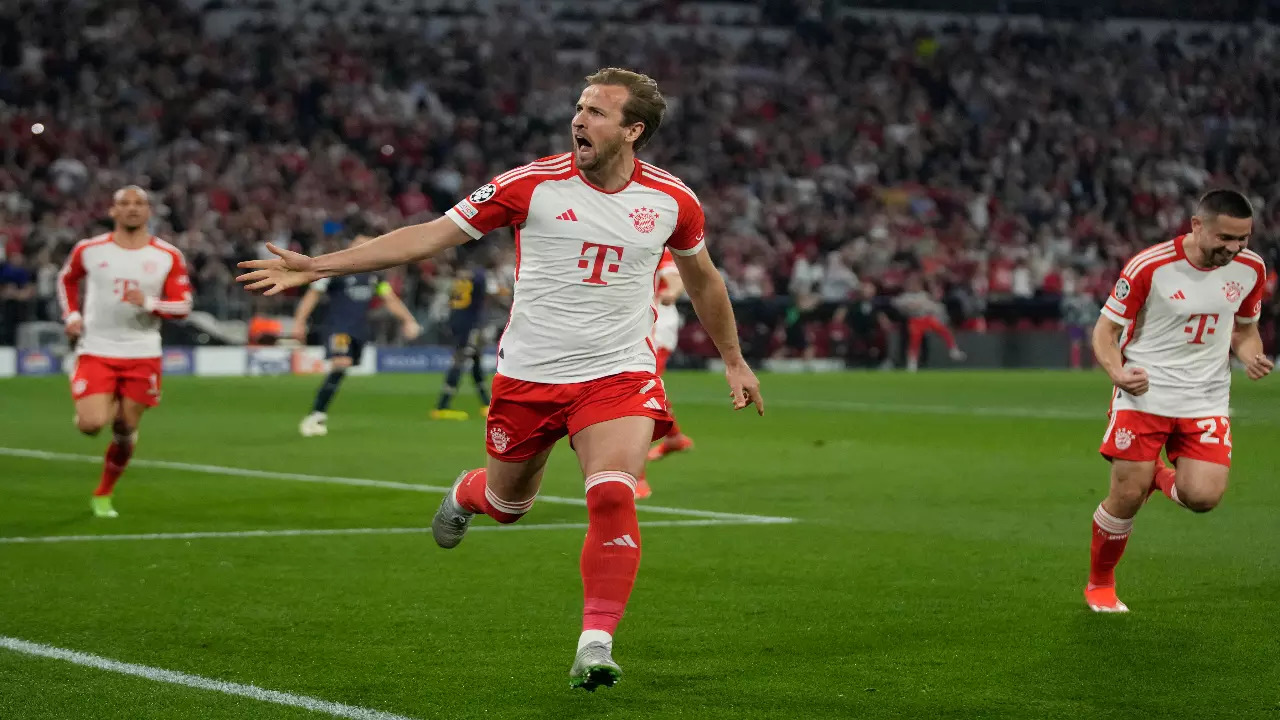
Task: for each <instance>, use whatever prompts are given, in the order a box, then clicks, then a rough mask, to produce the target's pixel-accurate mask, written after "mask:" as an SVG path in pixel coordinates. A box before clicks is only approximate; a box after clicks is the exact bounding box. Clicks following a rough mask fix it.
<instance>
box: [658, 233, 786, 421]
mask: <svg viewBox="0 0 1280 720" xmlns="http://www.w3.org/2000/svg"><path fill="white" fill-rule="evenodd" d="M675 261H676V266H677V267H678V268H679V269H680V277H681V279H683V280H684V286H685V290H686V291H687V292H688V293H689V299H690V300H692V301H693V311H694V312H695V313H697V315H698V320H699V321H701V322H702V327H703V328H704V329H705V330H706V331H707V334H708V335H710V336H711V341H712V342H714V343H715V345H716V350H718V351H719V352H720V357H721V358H722V359H723V360H724V364H725V376H726V377H727V378H728V380H729V387H730V390H731V392H732V394H733V407H734V409H736V410H741V409H742V408H744V407H746V406H747V405H751V404H754V405H755V406H756V412H757V413H759V414H761V415H763V414H764V398H763V397H761V395H760V381H759V380H757V379H756V376H755V373H753V372H751V368H750V367H749V366H748V365H747V361H746V360H745V359H744V358H743V357H742V347H741V346H740V345H739V344H738V324H737V322H736V321H735V320H734V317H733V305H732V304H731V303H730V302H729V291H728V289H726V288H725V286H724V278H722V277H720V272H719V271H718V270H716V266H715V264H714V263H712V262H711V255H710V253H708V252H707V250H706V248H703V249H702V250H699V251H698V252H697V253H696V254H694V255H687V256H686V255H680V254H678V253H677V254H676V255H675Z"/></svg>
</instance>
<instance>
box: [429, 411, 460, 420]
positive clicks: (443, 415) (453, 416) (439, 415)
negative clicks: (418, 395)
mask: <svg viewBox="0 0 1280 720" xmlns="http://www.w3.org/2000/svg"><path fill="white" fill-rule="evenodd" d="M431 419H432V420H466V419H467V412H466V411H465V410H451V409H444V410H432V411H431Z"/></svg>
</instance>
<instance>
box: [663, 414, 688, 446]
mask: <svg viewBox="0 0 1280 720" xmlns="http://www.w3.org/2000/svg"><path fill="white" fill-rule="evenodd" d="M681 435H684V433H682V432H680V423H678V422H676V418H675V416H674V415H672V416H671V429H670V430H668V431H667V439H668V440H678V439H679V438H680V436H681Z"/></svg>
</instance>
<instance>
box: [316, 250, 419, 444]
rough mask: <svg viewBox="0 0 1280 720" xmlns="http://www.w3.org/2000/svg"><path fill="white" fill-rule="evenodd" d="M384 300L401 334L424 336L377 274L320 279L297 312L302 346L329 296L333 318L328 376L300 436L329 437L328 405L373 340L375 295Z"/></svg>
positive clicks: (328, 325) (327, 349) (329, 322)
mask: <svg viewBox="0 0 1280 720" xmlns="http://www.w3.org/2000/svg"><path fill="white" fill-rule="evenodd" d="M372 239H373V237H372V236H371V235H366V234H363V233H360V234H357V235H356V236H355V239H354V240H352V241H351V247H356V246H357V245H361V244H363V243H366V242H368V241H370V240H372ZM375 296H376V297H380V298H382V299H383V301H384V302H386V304H387V310H389V311H391V314H392V315H395V316H396V318H397V319H399V320H400V323H401V334H402V335H403V336H404V338H405V339H406V340H412V339H414V338H416V337H418V335H419V334H420V333H421V332H422V328H421V327H420V326H419V325H418V321H417V320H415V319H414V317H413V313H411V312H409V308H407V307H405V306H404V303H403V302H401V301H400V298H399V297H398V296H396V293H395V290H392V289H391V285H390V284H389V283H386V282H384V281H382V280H379V279H378V277H377V276H376V275H373V274H372V273H361V274H359V275H349V276H347V277H339V278H334V279H332V280H331V279H329V278H321V279H319V280H316V281H315V282H314V283H312V284H311V287H310V288H308V289H307V292H306V294H305V295H303V296H302V301H301V302H299V303H298V308H297V310H296V311H295V312H294V314H293V338H294V339H295V340H297V341H298V342H300V343H305V342H306V341H307V320H308V319H309V318H310V317H311V313H312V312H313V311H314V310H315V309H316V305H318V304H319V303H320V299H321V298H324V297H327V298H329V315H328V318H327V319H326V321H325V335H326V339H325V343H324V344H325V357H326V358H327V359H328V361H329V374H328V375H327V376H326V377H325V379H324V382H323V383H322V384H321V385H320V389H319V390H317V391H316V399H315V402H314V403H313V404H312V406H311V414H310V415H307V416H306V417H305V418H303V419H302V423H301V424H300V425H299V426H298V432H299V433H301V434H302V436H303V437H319V436H321V435H328V434H329V425H328V422H329V403H331V402H333V396H334V394H335V393H337V392H338V386H339V385H341V384H342V379H343V378H344V377H346V375H347V369H348V368H350V367H351V366H352V365H359V364H360V358H361V357H362V356H363V354H364V345H365V343H366V342H368V341H369V306H370V304H372V303H373V299H374V297H375Z"/></svg>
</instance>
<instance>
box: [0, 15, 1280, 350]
mask: <svg viewBox="0 0 1280 720" xmlns="http://www.w3.org/2000/svg"><path fill="white" fill-rule="evenodd" d="M226 5H227V6H231V7H240V6H245V7H247V6H248V5H252V7H253V8H254V10H253V12H248V13H244V14H243V17H249V18H253V19H252V20H250V21H249V22H248V23H247V24H245V25H243V26H242V27H239V28H238V29H237V30H236V31H235V32H232V33H230V34H225V35H222V34H216V33H214V32H213V30H214V29H215V28H217V27H219V26H220V25H219V22H218V21H219V20H226V18H228V17H233V16H236V17H238V16H237V15H235V12H237V11H235V10H219V9H217V7H218V6H214V5H211V6H209V7H207V8H206V9H205V10H203V11H197V10H193V9H192V8H193V4H191V3H188V2H183V1H181V0H109V1H108V0H84V1H79V0H16V1H14V2H8V3H3V4H0V28H4V31H3V32H4V34H3V38H4V39H5V42H4V43H0V44H2V45H4V46H5V47H6V48H9V47H10V46H12V48H14V50H11V51H8V52H6V53H0V54H3V56H4V58H6V59H4V60H3V61H0V157H3V158H4V161H3V162H0V245H3V246H4V247H5V248H6V249H7V250H8V251H9V252H10V253H11V254H12V253H19V252H21V253H22V254H24V255H25V256H26V257H27V258H29V259H32V260H33V264H34V265H35V266H36V267H35V270H36V271H37V273H38V271H39V269H40V268H41V267H43V266H44V264H45V263H46V262H48V261H46V260H45V259H44V258H46V257H48V258H52V259H53V261H56V260H57V259H60V258H61V257H63V256H65V253H66V252H67V250H68V248H69V246H70V245H71V244H72V243H73V242H74V241H75V240H77V239H79V238H82V237H86V236H90V235H93V234H96V233H98V232H101V231H102V228H103V225H102V221H103V216H104V214H105V209H106V205H107V202H108V200H109V197H110V193H111V192H112V191H113V190H114V189H115V188H117V187H119V186H120V185H123V184H125V183H128V182H136V183H139V184H142V185H144V186H146V187H147V188H149V189H150V190H151V191H152V193H153V197H154V201H153V205H154V207H155V209H156V212H155V221H154V227H153V231H154V232H155V233H157V234H159V235H162V236H164V237H166V238H167V239H169V240H171V241H172V242H174V243H175V244H176V245H178V246H179V247H180V248H181V249H182V250H183V251H184V252H186V253H187V257H188V259H189V260H190V262H191V264H192V279H193V282H194V283H195V285H196V288H195V290H196V302H197V309H198V310H202V311H206V312H210V313H213V314H215V315H217V316H219V317H224V318H248V317H250V316H251V315H253V314H255V313H273V312H279V311H280V310H281V308H282V307H283V306H284V305H286V304H289V303H292V302H293V301H294V300H293V297H289V296H287V295H286V296H284V297H277V298H265V299H264V298H259V297H251V296H248V295H246V294H245V293H242V292H239V291H237V289H236V288H234V287H233V283H232V277H233V276H234V274H235V271H234V265H235V263H236V261H238V260H240V259H243V258H247V257H253V256H256V255H259V254H260V253H261V252H262V248H263V246H264V245H265V243H266V242H267V241H274V242H277V243H285V244H288V245H289V246H290V247H293V248H295V249H299V250H304V251H309V252H319V251H323V250H325V249H327V248H329V247H331V245H332V238H333V237H334V236H335V235H336V234H337V233H338V232H340V231H341V230H342V229H343V228H344V227H347V226H348V225H350V224H352V223H355V222H370V223H374V224H376V225H378V226H379V227H384V228H386V227H394V226H396V225H400V224H403V223H408V222H421V221H424V220H428V219H431V218H432V217H435V216H436V215H437V213H438V211H439V210H440V209H443V208H446V207H449V206H450V205H452V204H453V203H454V202H455V201H456V199H457V198H458V197H459V196H460V195H462V194H464V193H465V192H467V191H468V190H469V189H470V188H471V187H474V186H478V185H480V184H483V183H484V182H486V181H487V180H488V179H489V178H490V177H492V176H493V175H494V174H495V173H497V172H501V171H504V170H506V169H509V168H511V167H514V166H517V165H520V164H522V163H525V162H528V161H530V160H533V159H535V158H537V157H539V156H542V155H548V154H552V153H555V152H557V151H562V150H564V149H566V147H567V143H566V142H565V139H566V137H567V133H566V129H567V123H568V118H569V115H570V112H571V109H572V104H573V101H574V98H575V97H576V96H577V93H578V90H579V84H580V82H581V78H582V76H583V75H584V74H585V73H586V72H589V71H590V70H593V69H595V68H596V67H599V66H604V65H610V64H618V65H627V66H634V67H637V68H640V69H643V70H644V71H646V72H649V73H651V74H652V75H654V76H655V77H656V78H657V79H658V80H659V82H660V83H662V86H663V88H664V91H665V92H666V94H667V95H668V97H669V98H670V100H671V110H670V113H669V115H668V117H667V119H666V121H665V123H664V127H663V130H662V132H661V133H660V134H659V135H658V137H657V139H656V140H655V142H654V144H653V145H652V146H651V147H650V148H646V158H645V159H647V160H650V161H652V162H654V163H656V164H658V165H660V166H663V167H666V168H667V169H669V170H671V171H672V172H674V173H676V174H678V175H680V176H681V177H682V178H685V179H686V180H687V181H688V182H689V183H690V184H691V185H692V186H693V188H694V190H695V191H697V192H698V194H699V197H700V199H701V201H702V204H703V208H704V211H705V213H706V217H707V238H708V242H709V244H710V246H711V249H712V251H713V252H714V253H715V256H716V258H717V259H718V260H719V261H720V262H721V263H722V265H723V272H724V275H725V279H726V283H727V284H728V285H729V287H730V290H731V292H732V293H733V297H734V299H735V300H736V301H738V302H740V303H747V304H748V305H749V307H748V308H744V312H743V315H744V316H745V320H746V324H747V325H751V326H754V325H755V324H757V323H759V324H762V325H766V326H768V327H767V328H766V330H767V331H766V332H764V333H760V335H761V336H763V337H772V335H773V332H772V331H776V330H779V329H782V330H785V331H786V337H787V344H788V345H789V346H791V347H792V349H794V350H798V351H799V352H801V353H805V352H810V353H811V352H813V348H812V343H811V342H810V340H811V339H812V338H811V333H810V332H809V330H812V328H811V325H812V324H813V323H815V322H819V321H821V320H824V319H825V318H826V317H828V316H830V313H831V311H832V310H833V309H834V308H835V307H836V306H838V305H839V304H840V303H841V302H842V301H843V299H844V298H847V297H848V295H849V292H850V291H851V290H852V289H853V288H855V287H859V286H860V284H861V283H863V282H865V281H871V282H873V283H875V284H876V285H877V286H878V287H879V288H880V290H881V292H882V294H884V295H889V296H892V295H894V294H896V293H898V292H900V291H901V289H902V287H903V284H904V283H905V282H906V280H907V278H908V277H909V276H911V275H912V274H915V273H922V274H923V275H924V276H925V277H927V278H928V279H929V281H930V282H931V283H936V284H938V285H939V286H940V287H945V288H947V292H946V295H945V297H946V300H947V304H948V308H949V309H950V310H951V314H952V316H953V317H956V318H957V319H967V318H968V315H969V314H970V313H976V314H977V317H976V318H974V320H975V321H986V320H990V321H991V322H992V323H997V324H999V325H1004V326H1013V327H1016V326H1019V325H1020V324H1022V323H1023V322H1024V321H1025V322H1026V323H1030V324H1032V325H1036V326H1045V327H1053V326H1055V325H1056V323H1058V322H1060V319H1061V315H1060V302H1059V298H1061V297H1062V296H1064V295H1066V294H1069V293H1068V292H1067V291H1066V290H1065V289H1064V288H1063V278H1064V275H1065V273H1066V269H1067V268H1068V267H1078V268H1079V269H1080V271H1081V276H1082V277H1085V278H1089V283H1091V284H1102V285H1104V286H1105V285H1109V283H1110V282H1111V281H1112V280H1113V279H1114V277H1115V274H1116V273H1117V272H1118V270H1119V266H1120V263H1122V262H1123V261H1124V259H1125V258H1127V257H1129V256H1131V255H1132V254H1134V253H1135V252H1136V251H1138V250H1140V249H1141V248H1142V247H1144V246H1146V245H1149V244H1152V243H1155V242H1158V241H1162V240H1165V239H1167V238H1169V237H1172V236H1174V235H1176V234H1178V233H1181V232H1185V231H1186V230H1187V229H1188V226H1189V222H1188V215H1187V213H1188V209H1189V208H1190V207H1192V205H1193V203H1194V200H1195V198H1196V197H1197V196H1198V195H1199V194H1200V193H1201V192H1203V191H1204V190H1205V189H1206V188H1208V187H1210V186H1235V187H1239V188H1242V189H1244V190H1245V191H1246V192H1248V193H1249V194H1250V195H1251V196H1253V197H1254V198H1255V200H1256V204H1257V207H1258V209H1259V218H1258V223H1257V230H1256V234H1255V238H1254V241H1253V243H1252V245H1253V246H1254V247H1255V249H1257V250H1258V251H1259V252H1260V253H1262V255H1263V256H1264V257H1265V258H1266V259H1267V260H1268V262H1269V263H1271V264H1272V265H1273V266H1274V265H1275V263H1276V261H1277V260H1278V259H1280V258H1277V256H1276V245H1275V242H1274V237H1273V235H1272V231H1271V228H1273V227H1275V226H1276V224H1277V222H1280V142H1276V141H1275V140H1276V137H1277V133H1280V112H1277V109H1278V108H1280V105H1278V103H1280V92H1277V91H1276V88H1278V87H1280V42H1276V36H1275V32H1274V29H1272V28H1269V27H1266V26H1247V27H1246V26H1242V27H1240V28H1239V30H1238V32H1236V34H1235V37H1233V38H1228V39H1222V40H1213V39H1209V40H1207V41H1196V42H1192V41H1191V40H1192V39H1191V38H1190V37H1189V36H1187V35H1186V34H1185V33H1184V35H1183V36H1178V35H1176V34H1173V33H1172V31H1171V32H1170V33H1169V34H1166V35H1162V36H1159V37H1151V36H1146V37H1144V36H1141V35H1136V34H1135V35H1132V36H1128V37H1114V36H1111V35H1108V34H1107V33H1106V32H1102V31H1100V30H1099V29H1098V27H1097V26H1094V25H1080V26H1070V25H1066V24H1061V25H1058V24H1055V25H1049V26H1045V28H1044V29H1034V30H1033V29H1026V28H1018V29H1015V28H1012V27H1005V28H999V29H997V30H995V31H992V32H984V31H980V30H979V29H977V28H976V27H974V26H968V25H960V24H957V25H953V26H950V27H948V28H945V29H943V30H938V31H934V30H929V29H927V28H923V27H914V26H911V27H908V26H903V25H895V24H892V23H888V22H876V23H864V22H860V21H858V20H855V19H852V18H844V19H840V18H837V17H835V15H834V14H833V13H834V10H833V8H834V4H832V3H792V2H763V3H760V4H758V5H757V9H759V11H760V15H761V16H762V17H763V18H764V23H765V25H764V26H761V27H753V26H752V23H754V22H755V21H754V20H751V19H744V18H752V17H755V16H756V15H755V14H753V13H752V12H751V10H752V8H751V7H749V6H746V5H744V6H742V7H740V8H739V11H733V12H730V11H728V10H724V11H723V12H720V13H719V15H721V16H723V17H721V18H720V19H714V20H712V19H708V16H707V15H706V14H705V13H706V12H709V11H705V10H700V9H699V7H695V6H697V5H698V4H681V3H663V4H661V5H660V6H652V7H647V8H646V9H644V10H639V9H627V8H621V7H619V6H617V5H615V4H613V3H605V4H600V5H595V4H590V3H583V4H574V3H550V4H544V3H506V4H503V5H502V6H501V9H500V10H497V11H495V12H501V13H502V14H503V16H502V20H501V22H482V21H477V22H475V23H474V24H471V25H466V26H465V27H464V26H453V25H447V24H446V23H444V22H443V21H444V20H456V19H457V18H459V17H462V16H465V15H471V16H479V15H480V14H481V13H483V12H485V11H484V10H482V9H480V8H479V7H476V8H472V7H469V6H468V7H466V8H465V9H458V10H456V11H451V12H449V13H447V15H448V17H447V18H446V17H444V16H443V15H444V14H442V15H441V17H439V18H426V17H423V15H424V14H425V13H422V14H415V12H416V11H415V9H414V8H409V7H406V4H404V3H387V4H386V8H389V9H387V10H386V14H379V12H378V9H377V7H378V6H376V5H368V6H365V5H360V6H358V7H357V6H352V8H351V9H350V10H348V9H346V8H344V7H342V5H341V4H338V6H335V9H334V10H333V12H332V13H330V14H324V13H313V14H307V13H293V12H284V11H279V12H275V13H273V12H272V11H271V9H272V8H273V7H275V3H274V2H273V0H257V1H255V2H253V3H248V4H245V3H238V2H232V3H227V4H226ZM288 5H289V6H290V7H292V6H294V5H297V3H288ZM303 5H304V6H306V7H310V5H307V4H303ZM1179 5H1180V6H1181V5H1183V4H1179ZM1185 5H1186V7H1187V8H1190V9H1193V10H1194V9H1196V8H1197V7H1199V6H1196V5H1194V4H1185ZM743 7H744V8H745V9H746V10H747V12H745V13H744V12H741V11H740V10H741V9H742V8H743ZM1205 7H1207V6H1205ZM1201 10H1203V8H1201ZM1197 12H1200V10H1197ZM633 16H635V17H633ZM636 18H640V19H636ZM428 20H431V22H428ZM437 20H439V22H437ZM571 20H579V21H586V22H587V23H588V26H589V27H590V28H591V29H590V30H583V29H582V27H583V26H582V25H579V24H575V23H573V22H570V21H571ZM619 21H620V22H619ZM651 22H652V23H664V24H663V25H661V26H659V25H648V24H647V23H651ZM671 28H675V29H674V30H671ZM717 28H718V29H719V30H723V31H724V32H723V33H721V34H717ZM206 29H208V32H206ZM659 29H662V30H663V31H664V32H665V31H670V32H674V34H673V35H670V36H665V35H664V36H663V37H666V38H667V40H665V41H661V42H659V41H655V38H656V37H658V36H657V35H656V33H657V32H658V31H659ZM735 31H736V32H735ZM771 31H772V32H771ZM424 37H427V38H429V41H424ZM18 50H20V51H18ZM486 242H489V243H491V244H494V245H501V246H505V247H507V248H509V247H510V239H509V235H506V234H505V233H500V234H495V237H494V238H492V239H486ZM45 250H48V255H47V256H46V255H44V254H43V252H44V251H45ZM436 270H437V267H436V265H434V264H432V263H422V264H419V265H418V266H415V267H412V268H409V269H408V270H407V273H406V275H405V276H404V278H403V282H404V284H405V289H406V298H407V299H408V300H410V301H413V302H414V303H416V304H417V306H418V308H419V310H420V311H421V312H423V313H424V314H426V313H429V312H430V309H429V307H428V305H429V304H430V303H431V302H432V299H433V298H435V297H438V295H439V292H438V290H437V288H436V283H437V282H438V278H440V277H441V274H440V273H439V272H437V271H436ZM36 285H37V290H36V292H37V295H38V296H41V297H42V296H43V293H42V292H41V291H40V290H39V286H40V283H39V282H37V283H36ZM780 294H785V295H786V296H787V297H785V298H778V297H777V296H778V295H780ZM37 312H38V313H40V314H43V311H41V310H39V307H37ZM789 321H790V322H789ZM12 324H13V323H12V322H8V323H7V325H12ZM806 328H809V330H806ZM764 344H765V345H767V344H768V343H764Z"/></svg>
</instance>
